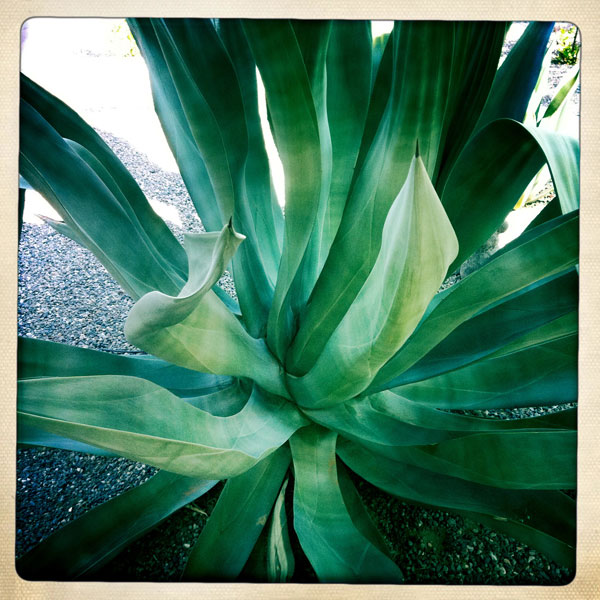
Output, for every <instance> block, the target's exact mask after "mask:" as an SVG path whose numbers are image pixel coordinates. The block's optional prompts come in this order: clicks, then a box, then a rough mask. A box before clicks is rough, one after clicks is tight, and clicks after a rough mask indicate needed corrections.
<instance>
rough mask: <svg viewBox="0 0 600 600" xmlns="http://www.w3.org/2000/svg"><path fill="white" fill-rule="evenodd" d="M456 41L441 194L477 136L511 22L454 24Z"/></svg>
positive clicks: (438, 179) (438, 183) (439, 175)
mask: <svg viewBox="0 0 600 600" xmlns="http://www.w3.org/2000/svg"><path fill="white" fill-rule="evenodd" d="M454 27H455V42H454V49H453V60H452V75H451V77H450V89H449V98H448V106H447V108H446V114H445V116H444V132H443V146H442V150H443V151H442V153H441V154H440V155H438V162H437V165H436V176H435V177H433V178H432V181H433V182H434V185H435V188H436V189H437V190H438V191H440V190H442V189H443V188H444V184H445V181H446V179H447V176H448V174H449V172H450V171H451V169H452V166H453V165H454V163H455V162H456V159H457V158H458V156H459V155H460V152H461V150H462V149H463V148H464V146H465V144H466V143H467V141H468V140H469V138H470V137H471V136H472V134H473V129H474V127H475V125H476V122H477V120H478V119H479V116H480V115H481V110H482V108H483V105H484V104H485V102H486V100H487V98H488V95H489V92H490V88H491V86H492V82H493V80H494V77H495V75H496V71H497V69H498V61H499V60H500V55H501V53H502V47H503V42H504V36H505V33H506V30H507V28H508V23H504V22H501V21H498V22H481V21H474V22H466V21H465V22H459V23H455V24H454Z"/></svg>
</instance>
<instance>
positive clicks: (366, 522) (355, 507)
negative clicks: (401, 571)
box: [336, 461, 393, 560]
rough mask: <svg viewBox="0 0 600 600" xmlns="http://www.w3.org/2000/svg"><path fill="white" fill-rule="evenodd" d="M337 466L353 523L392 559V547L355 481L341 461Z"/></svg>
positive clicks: (341, 488) (341, 490) (340, 483)
mask: <svg viewBox="0 0 600 600" xmlns="http://www.w3.org/2000/svg"><path fill="white" fill-rule="evenodd" d="M336 466H337V474H338V484H339V486H340V492H341V493H342V498H343V499H344V506H345V507H346V510H347V511H348V514H349V515H350V518H351V519H352V523H353V524H354V526H355V527H356V529H357V530H358V531H360V533H361V534H362V535H363V536H364V537H365V538H366V539H367V540H369V542H371V544H373V546H375V548H377V549H379V550H381V552H382V553H383V554H385V555H386V556H387V557H388V558H390V559H392V556H391V554H390V549H389V548H388V547H387V544H386V542H385V540H384V538H383V536H382V535H381V534H380V533H379V531H378V530H377V527H376V526H375V523H373V521H372V519H371V517H370V516H369V513H368V512H367V509H366V508H365V505H364V504H363V502H362V499H361V497H360V495H359V494H358V491H357V490H356V487H354V483H352V479H350V475H349V474H348V472H347V469H346V467H345V466H344V464H343V463H342V462H340V461H337V462H336ZM392 560H393V559H392Z"/></svg>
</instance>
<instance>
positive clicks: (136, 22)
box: [127, 19, 224, 231]
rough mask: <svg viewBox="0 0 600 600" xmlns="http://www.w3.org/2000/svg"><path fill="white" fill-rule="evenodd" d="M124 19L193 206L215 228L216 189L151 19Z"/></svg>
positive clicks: (217, 218) (217, 226)
mask: <svg viewBox="0 0 600 600" xmlns="http://www.w3.org/2000/svg"><path fill="white" fill-rule="evenodd" d="M127 23H128V25H129V28H130V29H131V32H132V34H133V36H134V38H135V41H136V44H137V46H138V48H139V49H140V52H141V53H142V56H143V57H144V61H145V62H146V65H147V66H148V74H149V76H150V85H151V88H152V98H153V100H154V108H155V110H156V114H157V115H158V118H159V120H160V124H161V127H162V129H163V131H164V132H165V136H166V138H167V142H168V143H169V147H170V148H171V151H172V153H173V156H174V158H175V160H176V161H177V165H178V167H179V170H180V172H181V176H182V178H183V181H184V183H185V186H186V188H187V190H188V192H189V194H190V197H191V199H192V202H193V203H194V207H195V208H196V211H197V213H198V215H199V216H200V219H201V220H202V224H203V225H204V227H205V228H206V230H207V231H218V230H219V229H220V228H221V227H222V226H223V224H224V221H223V218H222V216H221V212H220V208H219V205H218V204H217V201H216V197H215V192H214V190H213V187H212V183H211V181H210V177H209V175H208V172H207V170H206V165H205V163H204V160H203V158H202V155H201V153H200V150H199V149H198V147H197V146H196V142H195V140H194V136H193V135H192V132H191V130H190V125H189V123H188V121H187V118H186V114H185V112H184V110H183V107H182V104H181V100H180V99H179V96H178V94H177V89H176V88H175V85H174V83H173V79H172V76H171V74H170V72H169V69H168V66H167V63H166V61H165V57H164V56H163V53H162V51H161V49H160V44H159V41H158V38H157V37H156V33H155V32H154V29H153V27H152V23H151V21H150V20H149V19H128V20H127Z"/></svg>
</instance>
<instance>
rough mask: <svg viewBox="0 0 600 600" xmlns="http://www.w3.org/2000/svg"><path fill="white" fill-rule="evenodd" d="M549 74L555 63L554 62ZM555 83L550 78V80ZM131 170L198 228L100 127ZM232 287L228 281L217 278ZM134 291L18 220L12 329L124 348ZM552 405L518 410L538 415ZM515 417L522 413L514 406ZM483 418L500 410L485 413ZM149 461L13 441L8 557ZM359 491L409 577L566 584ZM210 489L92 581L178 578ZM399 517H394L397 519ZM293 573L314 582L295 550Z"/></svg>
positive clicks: (186, 202)
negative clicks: (12, 534) (12, 543)
mask: <svg viewBox="0 0 600 600" xmlns="http://www.w3.org/2000/svg"><path fill="white" fill-rule="evenodd" d="M555 72H558V70H557V69H555ZM555 79H556V82H557V81H558V79H559V75H556V77H555ZM100 133H101V135H102V136H103V138H104V139H105V141H106V142H107V143H108V144H109V145H110V146H111V147H112V149H113V150H114V151H115V153H116V154H117V155H118V156H119V158H120V159H121V160H122V161H123V163H124V164H125V166H126V167H127V168H128V169H129V170H130V171H131V172H132V174H133V175H134V177H135V178H136V180H137V181H138V183H139V184H140V186H141V188H142V190H143V191H144V193H145V194H146V195H147V197H148V199H149V200H151V201H152V200H158V201H160V202H162V203H164V204H167V205H169V206H171V207H175V208H176V209H177V211H178V212H179V215H180V217H181V221H182V226H181V227H180V226H176V225H173V224H171V223H169V226H170V227H171V228H172V230H173V231H174V233H175V234H176V235H177V237H178V238H180V239H181V237H182V234H183V232H184V231H201V230H202V227H201V223H200V221H199V219H198V218H197V216H196V215H195V212H194V210H193V207H192V204H191V201H190V199H189V197H188V195H187V192H186V190H185V187H184V185H183V183H182V181H181V179H180V177H179V176H178V175H175V174H172V173H168V172H165V171H162V170H161V169H160V168H158V167H157V166H156V165H153V164H152V163H150V162H149V161H148V160H147V157H145V156H143V155H140V154H138V153H136V152H135V151H133V150H132V148H131V147H130V146H129V145H128V143H127V142H126V141H124V140H122V139H119V138H116V137H114V136H112V135H110V134H108V133H105V132H100ZM223 285H224V287H226V288H227V289H229V290H230V291H234V290H233V283H232V281H231V279H230V278H228V277H225V278H224V280H223ZM131 306H132V300H131V298H129V297H128V296H127V295H126V294H125V293H124V292H122V291H121V290H120V288H119V287H118V285H117V284H116V283H115V282H114V281H113V280H112V279H111V277H110V276H109V275H108V274H107V273H106V271H105V270H104V268H103V267H102V265H100V263H99V262H98V261H97V260H96V259H95V257H94V256H93V255H91V254H90V253H89V252H88V251H87V250H84V249H82V248H80V247H79V246H77V245H76V244H75V243H74V242H72V241H71V240H69V239H67V238H65V237H63V236H61V235H60V234H58V233H55V232H54V231H53V230H52V229H51V228H50V227H49V226H47V225H45V224H44V225H31V224H27V223H26V224H24V226H23V232H22V236H21V244H20V254H19V308H18V330H19V334H20V335H24V336H30V337H36V338H41V339H47V340H52V341H58V342H63V343H68V344H72V345H76V346H83V347H89V348H96V349H100V350H105V351H109V352H117V353H134V352H137V350H136V349H135V348H134V347H133V346H131V345H130V344H129V343H128V342H127V341H126V339H125V337H124V335H123V323H124V321H125V318H126V316H127V313H128V311H129V309H130V308H131ZM548 410H552V409H525V414H541V413H542V412H545V411H548ZM521 414H523V412H521ZM484 416H500V417H502V418H506V417H508V416H510V415H508V414H506V413H504V414H498V415H492V414H490V413H488V414H487V415H484ZM154 472H155V469H153V468H152V467H148V466H146V465H141V464H138V463H135V462H132V461H129V460H126V459H110V458H106V457H100V456H96V457H94V456H89V455H84V454H77V453H71V452H67V451H61V450H54V449H36V448H26V449H20V450H19V451H18V455H17V497H16V533H17V535H16V555H17V557H18V556H21V555H22V554H23V553H25V552H26V551H27V550H29V549H30V548H32V547H33V546H34V545H36V544H37V543H38V542H39V541H41V540H42V539H44V538H45V537H46V536H48V535H49V534H50V533H51V532H52V531H54V530H55V529H57V528H60V527H61V526H63V525H65V524H66V523H68V522H70V521H71V520H72V519H74V518H76V517H78V516H80V515H81V514H83V513H84V512H86V511H87V510H89V509H91V508H93V507H94V506H97V505H98V504H101V503H102V502H105V501H106V500H108V499H110V498H112V497H114V496H116V495H118V494H120V493H122V492H124V491H126V490H127V489H129V488H131V487H134V486H136V485H138V484H140V483H142V482H143V481H145V480H146V479H148V478H149V477H151V476H152V475H153V474H154ZM357 485H358V489H359V492H360V494H361V496H362V497H363V499H364V500H365V503H366V505H367V507H368V509H369V511H370V512H371V514H372V516H373V518H374V520H375V521H376V522H377V523H378V525H379V528H380V529H381V531H382V532H383V533H384V535H385V537H386V539H387V540H388V542H389V543H390V545H391V547H392V548H393V553H394V555H395V557H397V560H398V563H399V565H400V566H401V568H402V570H403V573H404V575H405V578H406V582H407V583H472V584H474V583H481V584H496V585H501V584H547V585H549V584H552V585H557V584H565V583H567V582H569V581H570V580H571V579H572V578H573V576H574V573H573V572H572V571H570V570H568V569H565V568H562V567H559V566H558V565H556V564H554V563H553V562H551V561H549V560H548V559H546V558H545V557H544V556H542V555H541V554H539V553H538V552H536V551H535V550H532V549H530V548H528V547H527V546H525V545H524V544H520V543H518V542H516V541H515V540H512V539H511V538H508V537H506V536H503V535H501V534H499V533H495V532H493V531H491V530H489V529H487V528H485V527H482V526H479V525H477V524H475V523H472V522H470V521H468V520H464V519H462V518H460V517H457V516H451V515H449V514H447V513H444V512H441V511H434V510H425V509H423V508H420V507H416V506H412V505H409V504H406V503H404V502H402V501H400V500H398V499H395V498H393V497H391V496H388V495H387V494H383V493H381V492H379V491H378V490H376V489H375V488H373V487H372V486H370V485H369V484H367V483H366V482H364V481H362V480H357ZM218 491H219V487H217V488H215V489H213V490H211V491H210V492H209V493H208V494H206V495H205V496H203V497H202V498H200V499H199V500H197V501H196V502H195V503H192V504H191V505H188V506H186V507H184V508H182V509H181V510H179V511H178V512H176V513H175V514H174V515H172V516H171V517H170V518H169V519H167V520H166V521H164V522H163V523H162V524H161V525H160V526H159V527H158V528H156V529H155V530H154V531H153V532H151V533H149V534H147V535H146V536H144V537H143V538H141V539H140V540H138V541H137V542H135V543H134V544H133V545H131V546H130V547H129V548H128V549H126V550H125V551H124V552H122V553H121V554H120V555H119V556H118V557H117V558H116V559H114V560H113V561H112V562H111V563H110V564H108V565H107V566H106V567H104V568H103V570H102V571H101V572H100V573H98V574H96V575H95V576H94V578H95V579H97V580H108V581H112V580H129V581H141V580H147V581H176V580H177V578H178V574H179V573H180V571H181V568H182V567H183V565H184V564H185V560H186V558H187V555H188V553H189V552H190V550H191V548H192V547H193V544H194V542H195V540H196V538H197V536H198V535H199V533H200V530H201V528H202V526H203V525H204V523H205V521H206V518H207V515H209V514H210V511H211V509H212V507H213V506H214V503H215V502H216V498H217V496H218ZM398 524H400V526H398ZM297 562H298V565H297V580H298V581H314V580H315V577H314V573H313V572H312V569H311V568H310V565H308V564H307V562H306V559H303V557H302V556H298V557H297Z"/></svg>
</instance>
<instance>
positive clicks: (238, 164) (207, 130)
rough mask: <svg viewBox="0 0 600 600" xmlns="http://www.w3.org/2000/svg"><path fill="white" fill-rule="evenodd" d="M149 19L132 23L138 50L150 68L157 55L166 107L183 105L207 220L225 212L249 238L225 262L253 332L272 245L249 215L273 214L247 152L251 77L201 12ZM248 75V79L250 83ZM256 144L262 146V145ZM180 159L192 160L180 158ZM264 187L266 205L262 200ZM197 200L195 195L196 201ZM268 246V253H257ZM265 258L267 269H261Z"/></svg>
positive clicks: (260, 325) (274, 257)
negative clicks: (213, 206) (205, 190)
mask: <svg viewBox="0 0 600 600" xmlns="http://www.w3.org/2000/svg"><path fill="white" fill-rule="evenodd" d="M150 26H151V30H150V31H148V30H147V22H145V21H143V20H142V22H140V23H137V25H134V27H135V28H136V30H137V33H138V35H139V36H140V37H142V38H143V39H144V44H145V45H146V51H147V52H148V53H149V54H150V55H152V56H154V60H155V63H156V68H158V69H159V70H160V68H161V65H163V63H164V65H163V70H164V66H166V67H167V68H168V72H169V75H170V80H171V81H170V83H171V85H172V86H173V88H174V91H175V94H176V95H173V93H172V91H173V89H172V88H169V87H167V89H171V94H170V95H169V97H168V99H167V101H168V102H170V105H169V108H170V110H171V111H174V110H178V109H182V110H183V113H184V114H185V120H186V124H187V131H186V133H188V132H189V134H191V137H192V140H193V142H192V140H189V139H188V140H187V141H186V142H185V143H186V144H187V145H189V146H193V145H195V146H196V148H197V149H198V151H199V154H200V156H201V159H202V163H203V165H204V167H205V168H206V172H207V176H208V178H209V179H210V185H211V187H212V190H213V193H212V194H209V195H208V198H209V199H213V198H214V201H215V202H216V203H217V204H218V207H219V217H220V218H219V220H220V223H219V221H216V222H215V223H213V225H217V223H218V225H217V227H215V228H217V229H220V227H222V226H223V225H224V224H225V223H226V221H227V220H228V219H229V218H230V217H231V216H233V221H234V225H235V227H236V228H237V229H239V230H240V231H242V232H243V233H244V235H245V236H246V237H247V238H248V239H249V243H248V244H247V245H245V247H243V248H242V249H241V251H240V253H239V254H238V255H236V256H235V257H234V260H233V270H234V277H235V278H236V279H237V280H238V282H240V283H241V280H242V279H244V281H243V284H241V285H238V286H237V291H238V297H239V301H240V305H241V308H242V313H243V315H244V320H245V322H246V325H247V327H248V328H249V330H250V332H251V333H252V334H253V335H259V334H260V333H261V332H262V331H263V330H264V327H265V324H266V318H267V312H268V309H269V306H270V304H271V300H272V296H273V285H274V281H273V280H274V277H275V266H276V264H277V261H278V259H279V249H278V248H277V246H276V245H272V244H264V243H261V244H259V242H258V238H257V231H256V222H257V221H261V220H263V219H264V218H266V217H267V216H268V215H265V210H267V211H268V212H270V213H271V217H272V216H273V215H272V212H273V206H272V204H271V202H272V199H271V193H270V182H269V178H268V171H267V170H266V169H265V168H264V165H263V168H262V169H259V170H258V171H257V170H256V168H255V167H256V164H255V163H256V161H255V160H254V159H250V160H249V159H248V156H249V148H250V146H249V143H250V141H249V134H250V129H251V127H250V126H249V124H248V122H247V117H248V118H249V119H250V120H251V121H252V125H253V127H254V129H253V130H252V133H253V138H252V141H253V147H252V150H253V154H256V149H257V146H258V138H257V136H256V131H255V130H256V126H257V124H256V121H257V120H258V105H257V102H256V98H254V99H253V100H254V102H253V103H252V102H251V101H250V99H249V96H251V95H252V89H250V90H248V89H247V88H248V87H249V86H250V88H251V87H252V82H251V81H249V75H250V77H251V78H254V77H255V75H254V72H251V73H248V70H247V68H246V69H245V70H244V69H243V68H242V67H241V65H240V61H239V60H238V61H237V66H238V69H237V71H236V68H235V66H234V64H233V62H232V58H231V56H230V53H229V52H228V50H227V49H226V48H225V46H224V44H223V42H222V40H221V38H219V36H218V35H217V32H216V31H215V29H214V27H213V25H212V23H211V22H210V21H209V20H202V19H162V20H161V19H155V20H151V21H150ZM239 34H240V35H241V30H240V31H239ZM237 58H239V57H237ZM238 76H239V77H240V78H241V79H242V82H240V79H238ZM156 77H157V78H159V79H160V78H161V77H164V75H161V74H160V73H158V74H157V75H156ZM255 83H256V82H255V80H254V86H255ZM242 89H243V90H244V93H245V96H246V97H245V98H243V96H242ZM254 91H255V90H254ZM159 93H160V92H159ZM182 129H183V130H185V125H184V126H182V127H179V128H177V129H176V130H175V133H174V134H175V135H177V134H178V133H180V132H181V130H182ZM261 143H262V142H261ZM262 151H263V153H264V147H263V148H262ZM184 158H185V159H186V158H187V157H184ZM184 166H185V167H186V168H192V169H193V168H194V166H193V164H191V165H190V164H189V162H188V161H187V160H184ZM247 168H248V170H246V169H247ZM203 179H204V178H203ZM202 187H206V186H205V185H203V186H202ZM265 192H266V193H267V197H268V206H267V207H265V206H264V203H263V200H262V197H263V196H264V194H265ZM199 193H202V191H200V192H199ZM204 203H205V202H203V201H199V202H198V204H199V205H201V206H203V205H204ZM274 237H275V235H274V231H271V230H270V229H268V230H267V239H270V238H274ZM269 251H271V252H270V256H269V257H268V259H267V260H265V256H266V255H267V254H269ZM265 264H266V265H267V268H268V269H270V273H267V272H266V271H265ZM249 272H252V274H253V277H252V279H245V278H244V275H245V274H246V273H249Z"/></svg>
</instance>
